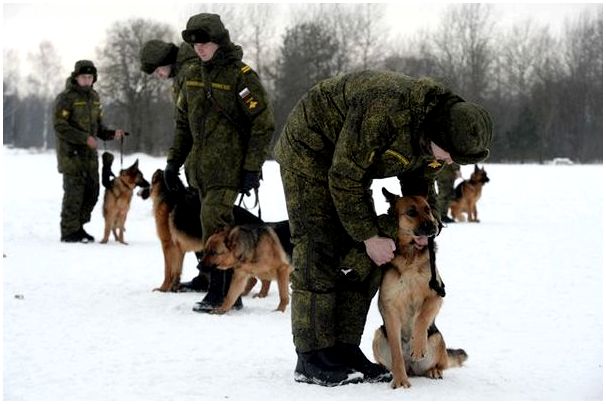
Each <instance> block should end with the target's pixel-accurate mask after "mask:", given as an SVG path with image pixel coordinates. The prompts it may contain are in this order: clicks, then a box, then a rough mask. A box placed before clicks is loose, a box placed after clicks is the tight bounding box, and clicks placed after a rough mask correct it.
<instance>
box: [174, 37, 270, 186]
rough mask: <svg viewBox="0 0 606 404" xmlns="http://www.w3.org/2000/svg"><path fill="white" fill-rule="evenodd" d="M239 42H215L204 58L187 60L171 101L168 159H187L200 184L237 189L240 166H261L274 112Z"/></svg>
mask: <svg viewBox="0 0 606 404" xmlns="http://www.w3.org/2000/svg"><path fill="white" fill-rule="evenodd" d="M241 59H242V51H241V48H240V47H236V46H233V45H232V46H230V47H227V48H223V47H221V48H219V49H218V50H217V53H216V54H215V56H214V58H213V59H212V60H211V61H210V62H207V63H204V64H188V65H187V66H186V68H185V71H184V80H185V82H184V83H183V86H182V89H181V91H180V93H179V96H178V98H177V102H176V107H177V108H176V128H175V138H174V142H173V145H172V147H171V148H170V150H169V152H168V157H167V162H169V163H172V164H175V165H177V166H179V167H180V166H181V165H182V164H183V163H184V162H185V160H186V159H187V163H186V167H185V171H186V176H187V178H188V181H189V182H190V183H191V185H192V186H194V187H197V188H199V189H202V190H204V189H208V188H213V187H220V188H232V189H236V188H237V187H238V185H239V182H240V177H241V174H242V170H249V171H261V167H262V165H263V162H264V161H265V159H266V158H267V153H268V147H269V142H270V140H271V137H272V134H273V130H274V118H273V113H272V110H271V107H270V105H269V100H268V97H267V95H266V93H265V89H264V88H263V85H262V84H261V81H260V80H259V77H258V76H257V74H256V73H255V72H254V71H253V70H252V69H251V68H250V67H249V66H247V65H246V64H244V63H242V60H241Z"/></svg>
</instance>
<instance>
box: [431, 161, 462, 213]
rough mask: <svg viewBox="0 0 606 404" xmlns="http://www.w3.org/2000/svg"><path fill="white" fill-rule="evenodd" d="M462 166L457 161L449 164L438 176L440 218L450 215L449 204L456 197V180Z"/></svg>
mask: <svg viewBox="0 0 606 404" xmlns="http://www.w3.org/2000/svg"><path fill="white" fill-rule="evenodd" d="M460 169H461V166H460V165H458V164H457V163H452V164H447V165H446V166H445V167H444V169H443V170H442V171H440V174H438V177H437V178H436V184H437V186H438V194H437V205H438V211H439V214H440V216H438V217H440V218H443V217H444V216H447V215H448V205H449V204H450V201H451V200H452V199H454V196H455V192H454V182H455V180H456V179H457V176H458V173H459V170H460Z"/></svg>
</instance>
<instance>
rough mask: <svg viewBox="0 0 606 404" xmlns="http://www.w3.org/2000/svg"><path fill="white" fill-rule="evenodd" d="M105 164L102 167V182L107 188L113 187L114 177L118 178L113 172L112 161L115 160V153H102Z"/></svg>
mask: <svg viewBox="0 0 606 404" xmlns="http://www.w3.org/2000/svg"><path fill="white" fill-rule="evenodd" d="M101 159H102V161H103V166H102V168H101V183H102V184H103V186H104V187H105V188H107V189H109V188H111V187H112V178H116V175H115V174H114V173H112V163H113V162H114V155H113V154H111V153H109V152H103V154H102V155H101Z"/></svg>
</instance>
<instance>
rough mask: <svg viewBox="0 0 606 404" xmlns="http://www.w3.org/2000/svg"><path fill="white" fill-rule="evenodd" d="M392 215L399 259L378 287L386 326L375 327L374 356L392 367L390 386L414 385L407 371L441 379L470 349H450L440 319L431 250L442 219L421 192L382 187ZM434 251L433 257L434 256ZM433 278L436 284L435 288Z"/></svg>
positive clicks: (439, 284) (438, 284)
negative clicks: (393, 191)
mask: <svg viewBox="0 0 606 404" xmlns="http://www.w3.org/2000/svg"><path fill="white" fill-rule="evenodd" d="M383 194H384V195H385V197H386V198H387V201H388V202H389V204H390V214H393V215H394V216H395V217H396V218H397V220H398V236H397V243H396V244H397V248H396V255H395V257H394V259H393V260H392V261H391V262H390V263H389V264H387V266H386V268H385V270H384V271H383V277H382V279H381V286H380V288H379V311H380V313H381V316H382V317H383V326H381V327H379V328H378V329H377V330H376V331H375V335H374V339H373V343H372V349H373V353H374V357H375V360H376V361H377V362H378V363H380V364H382V365H383V366H385V367H386V368H387V369H389V370H391V372H392V374H393V380H392V384H391V386H392V387H393V388H394V389H395V388H398V387H403V388H408V387H410V381H409V380H408V375H416V376H426V377H429V378H432V379H437V378H440V379H441V378H442V371H443V370H444V369H446V368H449V367H454V366H461V364H462V363H463V361H465V360H466V359H467V354H466V353H465V351H463V350H461V349H459V350H451V349H446V345H445V343H444V338H443V337H442V334H441V333H440V331H439V330H438V328H437V327H436V325H435V318H436V316H437V314H438V311H439V310H440V307H441V305H442V296H443V295H444V290H443V284H442V280H441V278H440V276H439V274H438V273H437V270H435V267H434V271H432V269H431V266H432V265H434V264H435V262H432V261H434V260H435V255H433V254H434V252H435V250H434V252H432V249H433V248H434V245H433V237H434V236H435V235H436V233H437V232H438V223H437V221H436V219H435V218H434V216H433V215H432V213H431V209H430V207H429V204H428V203H427V200H426V199H425V198H423V197H420V196H405V197H399V196H397V195H394V194H391V193H390V192H388V191H387V190H386V189H385V188H383ZM432 255H433V259H432ZM431 282H435V283H432V285H433V286H430V283H431Z"/></svg>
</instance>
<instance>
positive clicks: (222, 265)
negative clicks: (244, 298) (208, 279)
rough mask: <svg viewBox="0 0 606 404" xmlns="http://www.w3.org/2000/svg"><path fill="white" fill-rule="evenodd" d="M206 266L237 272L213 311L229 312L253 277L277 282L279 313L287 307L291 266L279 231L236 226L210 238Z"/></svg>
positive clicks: (207, 243)
mask: <svg viewBox="0 0 606 404" xmlns="http://www.w3.org/2000/svg"><path fill="white" fill-rule="evenodd" d="M202 262H203V264H204V265H207V266H213V265H215V266H217V268H219V269H230V268H233V269H234V275H233V277H232V280H231V284H230V286H229V290H228V291H227V296H226V297H225V299H224V301H223V304H222V305H221V306H219V307H217V308H216V309H214V310H213V311H212V313H214V314H223V313H226V312H227V311H229V310H230V309H231V308H232V307H233V305H234V303H235V302H236V300H237V299H238V297H239V296H240V295H242V293H243V292H244V291H245V289H246V287H247V282H248V280H249V278H250V277H256V278H259V279H261V280H264V281H272V280H277V281H278V290H279V293H280V304H279V305H278V308H277V309H276V311H281V312H284V310H286V306H288V302H289V297H288V277H289V275H290V273H291V272H292V270H293V269H292V267H291V265H290V263H289V262H288V258H287V257H286V252H285V251H284V249H283V248H282V245H281V244H280V240H279V239H278V236H277V235H276V232H275V231H274V230H273V229H272V228H271V227H270V226H267V225H264V226H250V225H249V226H246V225H243V226H234V227H232V228H228V229H224V230H222V231H219V232H217V233H215V234H213V235H211V236H210V237H209V238H208V240H207V241H206V245H205V246H204V259H203V260H202Z"/></svg>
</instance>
